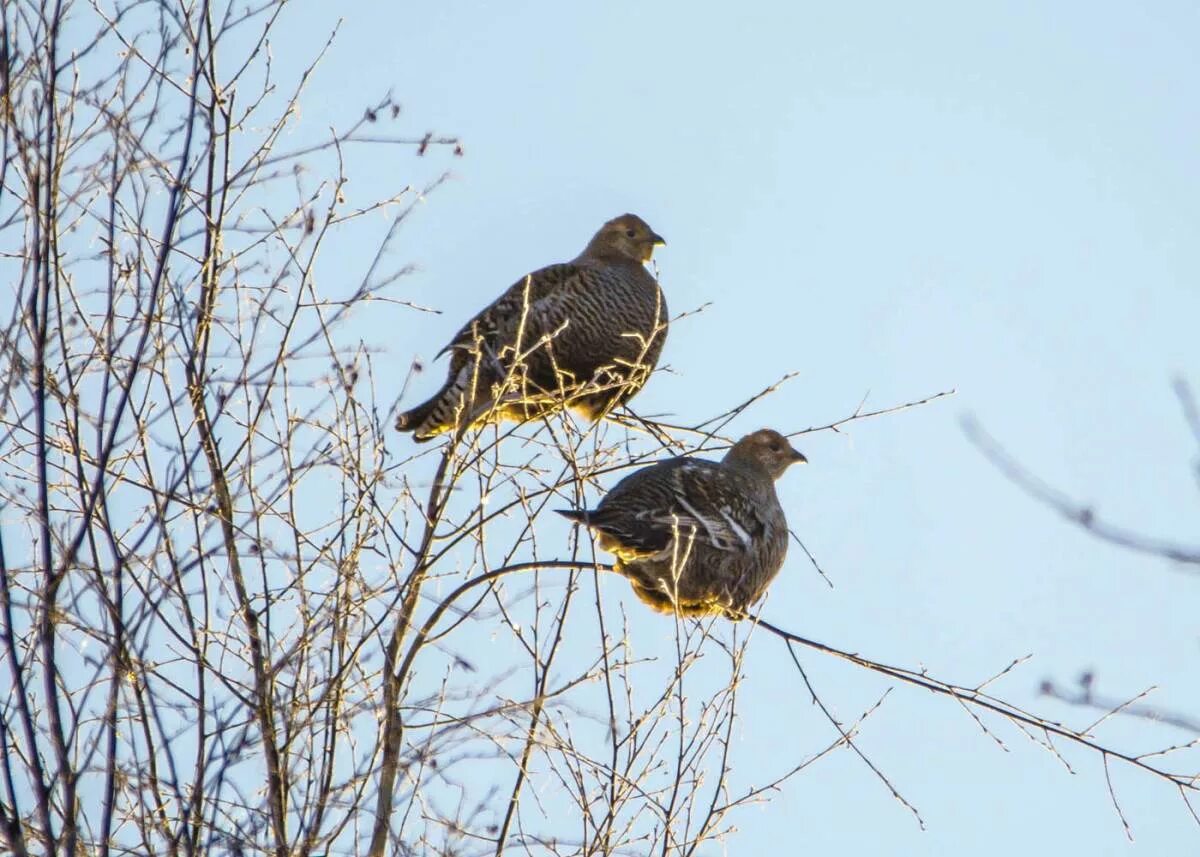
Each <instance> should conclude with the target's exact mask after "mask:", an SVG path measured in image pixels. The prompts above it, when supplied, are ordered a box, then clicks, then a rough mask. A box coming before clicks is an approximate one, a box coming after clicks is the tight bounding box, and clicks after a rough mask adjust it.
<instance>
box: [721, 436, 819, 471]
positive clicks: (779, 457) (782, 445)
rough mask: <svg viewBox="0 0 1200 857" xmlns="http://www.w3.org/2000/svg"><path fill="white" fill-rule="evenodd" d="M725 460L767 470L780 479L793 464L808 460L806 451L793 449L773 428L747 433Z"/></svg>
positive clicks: (726, 455) (727, 454)
mask: <svg viewBox="0 0 1200 857" xmlns="http://www.w3.org/2000/svg"><path fill="white" fill-rule="evenodd" d="M725 460H726V461H727V462H730V463H734V464H748V465H751V466H753V467H756V468H758V469H760V470H765V471H766V472H767V474H768V475H770V477H771V478H772V479H778V478H779V477H780V476H782V475H783V472H784V471H785V470H787V469H788V468H789V467H791V466H792V465H793V464H796V463H797V462H801V461H808V459H807V458H805V457H804V453H802V452H799V451H798V450H795V449H793V448H792V445H791V444H790V443H788V440H787V438H786V437H784V436H783V435H781V434H780V433H779V432H777V431H774V430H773V429H759V430H758V431H756V432H754V433H753V434H748V435H746V436H745V437H744V438H742V439H741V440H739V441H738V442H737V443H735V444H734V445H733V448H732V449H730V450H729V452H727V453H726V454H725Z"/></svg>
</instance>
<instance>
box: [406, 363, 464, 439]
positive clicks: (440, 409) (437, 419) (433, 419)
mask: <svg viewBox="0 0 1200 857" xmlns="http://www.w3.org/2000/svg"><path fill="white" fill-rule="evenodd" d="M467 375H468V373H467V372H465V371H463V372H459V373H458V376H457V377H455V378H451V379H450V380H448V381H447V382H446V385H445V386H444V387H442V389H440V390H438V392H437V393H436V394H435V395H434V396H433V397H432V398H431V399H429V401H427V402H423V403H422V404H420V405H417V406H416V407H415V408H413V409H412V410H408V411H405V412H404V413H402V414H400V416H398V417H396V430H397V431H410V432H412V433H413V440H415V441H417V442H419V443H423V442H425V441H427V440H432V439H433V438H435V437H437V436H438V435H439V434H443V433H445V432H448V431H450V430H451V429H453V428H454V426H455V425H456V424H457V423H458V421H459V418H460V414H459V412H460V411H461V410H462V402H463V396H464V394H465V393H466V383H467V381H468V380H469V379H468V377H467ZM463 416H464V417H465V415H463ZM464 421H465V420H464Z"/></svg>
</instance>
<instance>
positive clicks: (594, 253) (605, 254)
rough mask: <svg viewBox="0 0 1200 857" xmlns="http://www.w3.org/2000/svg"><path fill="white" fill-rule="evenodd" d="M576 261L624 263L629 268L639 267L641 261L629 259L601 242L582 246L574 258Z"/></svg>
mask: <svg viewBox="0 0 1200 857" xmlns="http://www.w3.org/2000/svg"><path fill="white" fill-rule="evenodd" d="M575 261H576V263H583V264H588V263H591V264H593V265H595V264H601V265H624V266H626V267H629V268H640V267H642V263H641V262H639V261H637V260H636V259H631V258H629V257H628V256H626V255H625V254H624V253H622V252H621V251H620V250H617V249H616V248H614V247H608V246H605V245H603V244H597V245H593V244H589V245H588V246H587V247H585V248H584V250H583V252H582V253H580V254H579V256H577V257H576V259H575Z"/></svg>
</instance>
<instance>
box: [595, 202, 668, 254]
mask: <svg viewBox="0 0 1200 857" xmlns="http://www.w3.org/2000/svg"><path fill="white" fill-rule="evenodd" d="M666 243H667V242H666V241H665V240H664V239H663V237H662V236H661V235H659V234H658V233H657V232H655V231H654V230H653V229H651V228H650V225H649V224H648V223H646V221H644V220H642V218H640V217H638V216H637V215H636V214H622V215H621V216H620V217H614V218H613V219H612V220H610V221H608V223H606V224H604V225H603V226H601V227H600V231H599V232H597V233H596V234H595V236H594V237H593V238H592V240H591V241H590V242H589V243H588V246H587V249H586V250H584V251H583V254H584V255H585V256H593V257H595V258H599V259H606V258H607V259H613V258H619V259H630V260H632V261H634V262H637V263H639V264H642V263H645V262H649V261H650V257H651V256H652V255H654V248H655V247H656V246H658V245H659V244H666Z"/></svg>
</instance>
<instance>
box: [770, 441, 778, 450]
mask: <svg viewBox="0 0 1200 857" xmlns="http://www.w3.org/2000/svg"><path fill="white" fill-rule="evenodd" d="M771 452H779V444H777V443H772V444H771Z"/></svg>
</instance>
